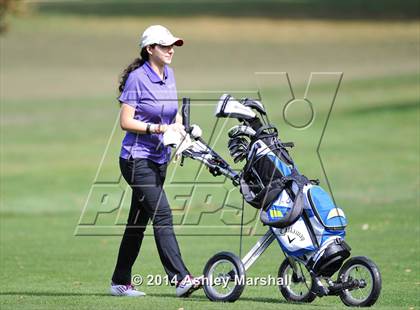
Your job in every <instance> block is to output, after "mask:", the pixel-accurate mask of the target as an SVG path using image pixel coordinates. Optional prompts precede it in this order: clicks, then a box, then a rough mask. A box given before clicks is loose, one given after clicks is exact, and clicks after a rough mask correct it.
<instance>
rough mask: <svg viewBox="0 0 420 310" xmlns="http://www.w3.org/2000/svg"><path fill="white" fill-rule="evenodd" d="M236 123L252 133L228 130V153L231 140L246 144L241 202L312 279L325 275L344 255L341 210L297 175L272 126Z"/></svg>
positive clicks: (347, 251)
mask: <svg viewBox="0 0 420 310" xmlns="http://www.w3.org/2000/svg"><path fill="white" fill-rule="evenodd" d="M223 100H226V98H224V99H223ZM227 100H232V99H231V98H228V99H227ZM248 101H249V100H248ZM222 104H223V103H221V104H220V105H222ZM241 121H242V123H243V124H245V126H249V127H250V128H252V130H253V131H254V132H255V133H254V132H252V134H249V135H240V134H239V133H238V132H233V133H232V131H230V137H231V140H230V141H229V146H230V150H231V154H232V153H235V150H236V149H237V148H233V147H232V145H235V144H237V143H235V141H237V140H238V139H241V140H240V143H241V144H244V145H246V142H248V145H247V147H246V149H245V148H242V149H244V154H246V156H243V158H246V163H245V166H244V168H243V171H242V173H241V175H240V180H239V183H240V190H241V193H242V195H243V197H244V199H245V200H246V201H247V202H248V203H249V204H250V205H252V206H253V207H255V208H258V209H262V210H261V213H260V220H261V221H262V222H263V223H264V224H265V225H268V226H270V227H271V229H272V230H273V232H274V233H275V236H276V238H277V240H278V242H279V244H280V246H281V247H282V249H283V250H284V252H285V253H287V254H288V255H293V256H294V257H299V258H300V259H301V260H302V261H305V262H306V263H307V264H308V265H309V266H310V268H311V269H312V270H313V271H314V273H315V274H317V275H323V276H331V275H332V274H334V273H335V272H336V271H337V270H338V269H339V268H340V267H341V265H342V263H343V262H344V260H345V259H346V258H348V257H349V256H350V248H349V246H348V245H347V244H346V243H345V242H344V236H345V227H346V225H347V220H346V217H345V215H344V212H343V210H342V209H340V208H338V207H336V206H335V205H334V202H333V200H332V199H331V197H330V195H329V194H328V193H327V192H326V191H325V190H324V189H323V188H322V187H320V186H319V182H318V181H314V180H309V179H308V178H307V177H305V176H304V175H302V174H300V173H299V171H298V170H297V168H296V167H295V164H294V162H293V160H292V158H291V157H290V155H289V152H288V150H287V148H288V147H292V146H293V143H283V142H281V141H280V140H279V138H278V134H277V129H276V128H275V127H274V126H272V125H270V124H269V123H268V122H267V123H266V124H263V123H262V122H261V120H260V119H259V118H249V119H242V120H241ZM241 132H243V130H242V131H241ZM245 137H246V138H245ZM232 155H234V154H232Z"/></svg>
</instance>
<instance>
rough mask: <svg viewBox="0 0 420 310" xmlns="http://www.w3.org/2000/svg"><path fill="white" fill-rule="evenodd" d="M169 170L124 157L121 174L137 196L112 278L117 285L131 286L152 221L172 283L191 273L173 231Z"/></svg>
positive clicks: (147, 161)
mask: <svg viewBox="0 0 420 310" xmlns="http://www.w3.org/2000/svg"><path fill="white" fill-rule="evenodd" d="M166 168H167V165H166V164H161V165H160V164H157V163H155V162H153V161H151V160H148V159H140V158H139V159H128V160H126V159H123V158H120V169H121V173H122V175H123V177H124V179H125V180H126V181H127V183H128V184H130V186H131V188H132V189H133V195H132V198H131V206H130V213H129V216H128V221H127V225H126V228H125V231H124V235H123V238H122V240H121V245H120V249H119V253H118V259H117V264H116V266H115V271H114V274H113V276H112V281H113V282H114V283H116V284H129V283H131V268H132V266H133V264H134V262H135V260H136V258H137V256H138V254H139V251H140V247H141V243H142V241H143V236H144V230H145V229H146V226H147V223H148V221H149V219H151V220H152V222H153V231H154V235H155V242H156V246H157V249H158V252H159V257H160V260H161V262H162V264H163V267H164V268H165V271H166V273H167V275H168V276H169V280H171V279H173V277H174V276H175V280H176V281H180V280H182V279H183V278H184V277H185V276H186V275H188V274H189V271H188V270H187V268H186V267H185V265H184V262H183V261H182V257H181V252H180V250H179V246H178V242H177V240H176V237H175V234H174V230H173V222H172V212H171V209H170V207H169V203H168V200H167V199H166V195H165V192H164V190H163V183H164V181H165V176H166Z"/></svg>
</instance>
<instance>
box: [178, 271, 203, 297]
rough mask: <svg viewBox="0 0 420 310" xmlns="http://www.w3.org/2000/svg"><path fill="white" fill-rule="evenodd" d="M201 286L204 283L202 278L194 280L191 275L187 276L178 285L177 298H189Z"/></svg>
mask: <svg viewBox="0 0 420 310" xmlns="http://www.w3.org/2000/svg"><path fill="white" fill-rule="evenodd" d="M201 286H202V283H201V280H200V278H194V277H193V276H191V275H187V276H185V278H184V279H182V281H181V282H179V283H178V284H177V285H176V296H178V297H188V296H190V295H191V293H192V292H194V291H195V290H198V289H199V288H200V287H201Z"/></svg>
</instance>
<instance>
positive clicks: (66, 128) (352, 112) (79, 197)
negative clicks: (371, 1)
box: [0, 16, 420, 309]
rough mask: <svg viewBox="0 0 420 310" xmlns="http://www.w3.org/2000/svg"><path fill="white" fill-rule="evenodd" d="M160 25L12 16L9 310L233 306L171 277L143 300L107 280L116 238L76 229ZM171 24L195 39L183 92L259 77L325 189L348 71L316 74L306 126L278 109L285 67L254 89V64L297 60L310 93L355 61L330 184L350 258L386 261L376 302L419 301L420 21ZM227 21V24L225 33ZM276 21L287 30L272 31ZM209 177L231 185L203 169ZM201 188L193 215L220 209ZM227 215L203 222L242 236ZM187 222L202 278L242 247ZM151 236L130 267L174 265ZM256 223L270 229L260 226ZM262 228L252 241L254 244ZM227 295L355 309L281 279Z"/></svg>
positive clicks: (4, 146)
mask: <svg viewBox="0 0 420 310" xmlns="http://www.w3.org/2000/svg"><path fill="white" fill-rule="evenodd" d="M151 22H153V20H152V19H145V20H141V21H137V20H134V19H123V20H121V19H118V18H108V19H99V18H93V17H92V18H79V17H67V18H58V17H55V16H49V17H37V16H32V17H28V18H27V19H26V20H16V21H14V23H13V24H12V25H11V26H12V27H11V32H10V33H8V34H7V36H5V37H3V38H2V39H1V53H0V56H1V73H0V78H1V123H0V133H1V179H0V187H1V188H0V197H1V209H0V216H1V218H0V221H1V222H0V241H1V244H0V262H1V265H0V269H1V270H0V275H1V279H2V281H1V284H0V303H1V308H2V309H20V308H22V309H27V308H39V309H56V308H75V309H76V308H77V309H90V308H103V309H115V308H117V309H119V308H121V309H138V308H151V307H156V308H164V309H166V308H169V309H179V308H184V309H220V308H221V307H222V306H221V305H220V304H216V303H211V302H210V301H208V300H207V298H206V297H205V295H204V293H203V292H202V291H199V292H197V293H196V294H194V295H193V296H192V297H191V298H188V299H185V300H181V299H177V298H175V297H174V289H173V288H172V287H167V286H159V287H155V286H154V287H153V286H149V287H145V286H142V287H141V289H143V290H145V291H146V292H147V293H148V297H146V298H143V299H135V300H133V299H125V298H113V297H110V296H108V295H107V289H108V285H109V280H110V276H111V274H112V271H113V267H114V263H115V259H116V254H117V250H118V246H119V241H120V237H119V236H117V237H115V236H105V235H103V236H96V237H75V236H74V235H73V234H74V231H75V228H76V226H77V223H78V221H79V218H80V214H81V212H82V210H83V206H84V203H85V201H86V198H87V195H88V193H89V190H90V187H91V185H92V182H93V181H94V176H95V173H96V170H97V168H98V165H99V162H100V160H101V156H102V154H103V151H104V149H105V146H106V144H107V141H108V138H109V137H110V134H111V131H112V126H113V124H114V121H115V119H116V117H117V113H118V106H117V105H116V103H115V100H114V98H115V92H114V89H115V81H116V77H117V75H118V72H119V71H120V70H121V68H122V67H123V66H124V64H125V63H126V62H128V61H129V60H130V59H131V57H132V55H134V53H135V42H136V39H137V36H138V33H139V32H140V31H141V30H142V29H143V27H144V26H145V25H147V24H148V23H151ZM162 22H164V23H165V24H169V25H170V26H173V28H175V29H176V31H174V32H175V33H181V34H183V35H185V36H186V37H187V38H188V40H189V43H188V45H187V46H185V48H183V49H179V50H177V55H176V57H177V58H176V59H175V62H174V67H175V70H176V73H177V80H178V88H179V89H180V96H182V95H191V96H192V97H193V98H200V97H206V98H208V96H211V97H210V98H217V97H218V96H219V95H220V94H221V93H223V92H224V91H226V90H230V91H236V92H235V96H238V97H241V95H244V94H245V93H246V92H247V91H249V92H250V93H251V94H256V91H257V90H258V89H259V90H260V93H261V96H262V100H263V102H264V103H265V104H266V106H267V109H268V110H269V111H270V116H271V119H272V121H273V122H274V123H275V124H277V125H278V126H279V129H280V136H281V137H282V138H283V140H285V141H295V142H296V148H295V149H293V151H292V155H293V157H294V159H295V160H296V163H297V164H298V165H299V169H300V170H301V171H303V172H304V173H305V174H306V175H308V177H311V178H313V177H320V179H321V181H322V182H323V183H322V184H323V185H324V186H325V179H324V177H323V175H322V170H321V167H320V165H319V162H318V160H317V157H316V153H315V149H316V145H317V143H318V141H319V137H320V133H321V130H322V128H323V120H325V116H326V113H327V111H328V109H329V106H330V103H331V98H332V93H333V91H334V89H335V85H336V82H337V81H336V78H335V77H331V76H318V77H317V78H316V79H314V80H313V84H312V85H311V88H310V91H309V96H308V99H310V100H311V102H312V103H313V104H314V106H315V108H316V111H317V115H316V119H315V122H314V123H313V125H312V126H311V127H310V128H308V129H307V130H304V131H298V130H293V129H292V128H290V127H288V126H286V125H285V123H284V122H283V119H282V118H281V111H282V108H283V106H284V104H285V103H286V102H287V100H289V99H290V93H289V92H288V88H287V83H286V80H285V79H284V76H282V75H279V76H273V75H258V76H257V77H256V78H257V82H259V84H258V85H259V86H257V84H256V83H255V82H254V76H253V72H254V71H259V72H262V71H280V72H281V71H287V72H289V74H290V77H291V80H292V84H293V86H294V92H295V95H296V97H298V98H299V97H302V96H303V94H304V90H305V87H306V81H307V79H308V76H309V72H311V71H344V78H343V81H342V84H341V87H340V90H339V92H338V96H337V99H336V102H335V105H334V109H333V112H332V116H331V118H330V120H329V123H328V127H327V131H326V133H325V135H324V139H323V142H322V146H321V151H320V152H321V156H322V159H323V161H324V164H325V169H326V172H327V175H328V180H329V182H330V183H331V186H332V189H333V193H334V197H335V199H336V201H337V202H338V203H339V204H340V206H342V207H343V209H344V210H345V212H346V214H347V217H348V219H349V222H350V224H349V227H348V230H347V240H348V242H349V244H350V245H351V247H352V248H353V250H352V254H353V255H366V256H369V257H370V258H372V259H373V260H374V261H375V262H376V263H377V264H378V266H379V268H380V270H381V272H382V277H383V291H382V294H381V297H380V299H379V300H378V303H377V305H376V308H378V309H396V308H401V309H409V308H410V307H413V308H414V309H416V308H418V307H419V306H420V305H419V298H418V296H419V295H420V294H419V293H420V292H419V291H420V290H419V288H420V278H419V270H420V269H419V263H418V262H419V260H418V257H419V254H420V253H419V252H420V251H419V246H420V244H419V233H420V232H419V230H420V225H419V191H418V188H419V178H418V176H419V172H420V171H419V155H418V154H419V142H418V141H419V140H418V138H419V131H418V130H419V127H418V124H419V86H418V85H419V75H418V68H419V63H418V41H417V40H418V36H417V35H418V23H389V24H388V23H375V24H371V23H368V22H364V23H359V22H345V23H340V22H337V23H332V22H328V23H324V22H316V21H302V22H296V21H275V20H274V21H273V20H271V21H267V20H263V19H260V20H259V19H256V20H252V21H250V20H247V19H244V20H238V21H235V22H236V23H239V24H240V26H241V27H245V28H242V29H245V30H246V31H247V33H246V35H245V34H244V33H241V31H238V29H236V28H235V27H234V24H233V22H232V21H231V20H229V19H214V20H213V19H209V18H203V19H200V18H191V19H185V20H181V19H177V18H174V19H162ZM215 30H216V31H217V32H218V33H223V34H224V36H220V37H217V36H214V34H213V31H215ZM263 30H265V32H264V31H263ZM270 31H278V33H280V35H279V36H274V35H270ZM258 33H262V35H261V36H260V37H259V36H258V35H257V34H258ZM343 33H344V34H346V35H345V39H344V38H343V37H342V34H343ZM206 34H207V35H208V36H207V39H205V37H206ZM248 36H251V37H252V38H254V39H252V40H251V39H249V38H248ZM230 40H233V41H234V44H232V43H231V42H229V41H230ZM261 50H263V52H264V54H263V55H261ZM197 56H198V57H197ZM255 59H257V60H255ZM194 90H199V91H198V92H197V91H196V92H193V91H194ZM210 91H211V93H210ZM214 104H215V102H214V101H211V100H210V101H208V102H200V103H198V102H194V101H193V107H192V117H193V121H194V122H195V123H198V124H200V126H201V127H202V128H203V129H205V134H206V136H205V138H209V134H208V132H209V130H210V129H211V128H212V126H214V121H215V120H214V118H213V117H212V115H213V114H212V111H213V109H214ZM292 116H293V119H294V120H296V121H302V120H304V119H305V117H306V116H307V113H306V111H305V110H304V109H299V108H298V109H296V110H293V114H292ZM234 124H235V122H234V121H228V123H227V124H225V127H224V128H225V129H222V128H223V127H222V125H223V124H222V123H221V122H220V123H218V125H217V126H218V127H217V129H218V130H222V132H221V137H220V141H218V142H217V143H216V147H215V148H216V150H217V151H218V152H220V154H222V155H223V156H224V157H227V150H226V149H225V147H224V143H225V141H226V137H225V134H224V132H226V128H229V126H231V125H232V126H233V125H234ZM120 139H121V132H120V131H119V130H117V132H116V133H115V135H114V136H112V139H111V145H110V149H109V152H108V154H107V156H106V157H105V161H104V165H103V167H102V170H101V173H100V175H99V177H100V180H104V181H114V180H115V176H118V166H117V156H118V149H119V143H120ZM238 167H239V165H238ZM175 169H176V170H175ZM195 169H198V166H197V164H196V163H194V162H191V161H187V162H186V163H185V166H184V167H182V168H180V167H178V166H175V165H171V167H170V170H169V172H168V184H167V185H168V192H169V186H170V185H171V180H172V182H175V181H176V182H180V181H189V180H191V175H194V173H195ZM172 176H173V179H172ZM198 180H199V181H200V182H202V183H204V182H216V181H220V180H219V179H216V178H213V177H211V176H209V175H208V174H207V173H206V171H204V172H203V173H202V174H201V175H200V176H199V178H198ZM216 187H217V188H218V189H219V188H220V189H221V191H222V192H223V191H226V190H229V189H231V188H232V186H231V185H230V184H229V183H221V184H220V183H219V184H218V185H216ZM175 194H179V192H176V193H175ZM199 194H200V192H199ZM201 194H203V190H202V192H201ZM169 196H170V199H171V205H172V207H173V208H180V206H181V205H182V201H180V200H175V199H174V193H173V194H170V195H169ZM196 199H197V200H195V201H194V200H193V203H192V211H191V215H192V218H191V219H190V220H191V221H192V222H193V221H194V220H195V219H196V218H197V216H198V214H199V212H200V211H202V210H206V211H209V210H215V209H217V208H218V207H220V206H219V205H218V204H217V203H210V204H209V205H207V206H203V204H201V203H199V200H198V199H199V197H198V198H196ZM215 199H220V197H215ZM230 199H231V200H229V204H230V205H232V206H233V207H238V206H239V204H240V196H239V194H238V193H237V192H234V193H233V194H232V196H231V197H230ZM124 207H128V205H127V204H124ZM223 210H224V211H225V212H226V213H225V214H224V219H227V220H229V221H231V222H232V223H238V221H239V219H240V216H239V215H238V214H237V213H236V212H235V208H232V207H230V208H229V207H225V208H224V209H223ZM124 214H125V213H124V212H123V213H122V217H121V218H120V224H121V223H123V222H124V220H125V219H124ZM254 214H255V211H254V209H252V208H250V207H247V208H246V211H245V219H246V220H251V219H252V216H253V215H254ZM114 215H115V213H114V214H111V216H108V217H107V216H104V215H102V216H100V221H99V222H98V223H99V224H103V223H108V222H109V221H110V219H111V217H112V219H111V220H114V219H115V217H114ZM220 215H221V213H220V212H218V213H217V214H216V216H215V215H209V214H207V215H206V216H204V217H203V219H202V222H201V223H200V224H199V225H197V226H195V228H194V231H195V232H207V231H208V230H207V228H206V227H204V226H205V225H213V226H215V225H219V227H220V230H223V231H224V232H226V231H227V232H228V233H231V234H232V233H234V234H237V233H239V230H238V228H237V226H236V227H233V228H229V229H227V228H226V227H225V226H220V225H221V223H222V222H221V219H220ZM174 216H175V219H179V213H177V212H175V211H174ZM366 224H367V225H368V226H366ZM190 226H191V225H190ZM120 227H121V225H120ZM363 227H368V229H367V230H366V229H363ZM177 229H179V232H180V237H179V243H180V246H181V250H182V254H183V257H184V258H185V261H186V264H187V266H188V267H189V268H190V270H191V272H192V273H194V274H200V273H201V272H202V269H203V267H204V265H205V263H206V261H207V260H208V259H209V258H210V257H211V256H212V255H213V254H215V253H216V252H218V251H221V250H229V251H233V252H235V253H237V252H238V247H239V246H238V241H239V238H238V236H237V235H236V236H235V235H230V236H187V235H186V234H187V233H188V231H187V230H185V228H183V227H180V228H177ZM147 232H148V236H147V237H146V238H145V241H144V243H143V247H142V250H141V254H140V257H139V259H138V260H137V262H136V264H135V266H134V273H138V274H141V275H143V276H146V275H147V274H163V268H162V266H161V264H160V262H159V259H158V254H157V251H156V247H155V243H154V240H153V236H152V235H151V232H152V228H151V227H149V228H148V230H147ZM257 232H263V228H262V227H261V226H258V229H257ZM256 239H257V237H255V236H253V237H252V236H251V237H245V238H244V248H245V249H248V248H249V247H250V246H252V244H253V243H255V240H256ZM282 260H283V254H282V253H281V251H280V250H279V248H278V247H277V246H276V245H275V244H273V245H272V246H271V247H270V248H269V249H268V250H267V252H266V253H264V255H263V256H262V257H261V259H260V260H259V261H258V262H257V263H256V264H255V265H254V266H252V268H251V269H250V270H249V272H248V276H262V275H268V274H275V273H276V272H277V268H278V266H279V265H280V263H281V261H282ZM223 307H224V308H226V309H262V308H263V309H278V308H279V307H284V308H287V309H289V308H290V309H324V308H325V309H331V308H344V306H343V305H342V304H341V302H340V300H339V299H338V298H335V297H327V298H323V299H316V300H315V301H314V302H313V304H311V305H291V304H286V303H285V301H284V299H283V298H282V297H281V295H280V294H279V292H278V290H277V288H276V287H273V286H269V287H247V288H246V289H245V291H244V293H243V294H242V296H241V298H240V299H239V300H238V301H237V302H235V303H234V304H227V305H223Z"/></svg>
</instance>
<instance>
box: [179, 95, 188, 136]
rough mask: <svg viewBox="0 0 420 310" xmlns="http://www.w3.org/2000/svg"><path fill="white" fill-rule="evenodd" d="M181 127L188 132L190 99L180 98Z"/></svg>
mask: <svg viewBox="0 0 420 310" xmlns="http://www.w3.org/2000/svg"><path fill="white" fill-rule="evenodd" d="M181 113H182V125H184V128H185V131H186V132H188V133H189V132H190V98H186V97H183V98H182V112H181Z"/></svg>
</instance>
